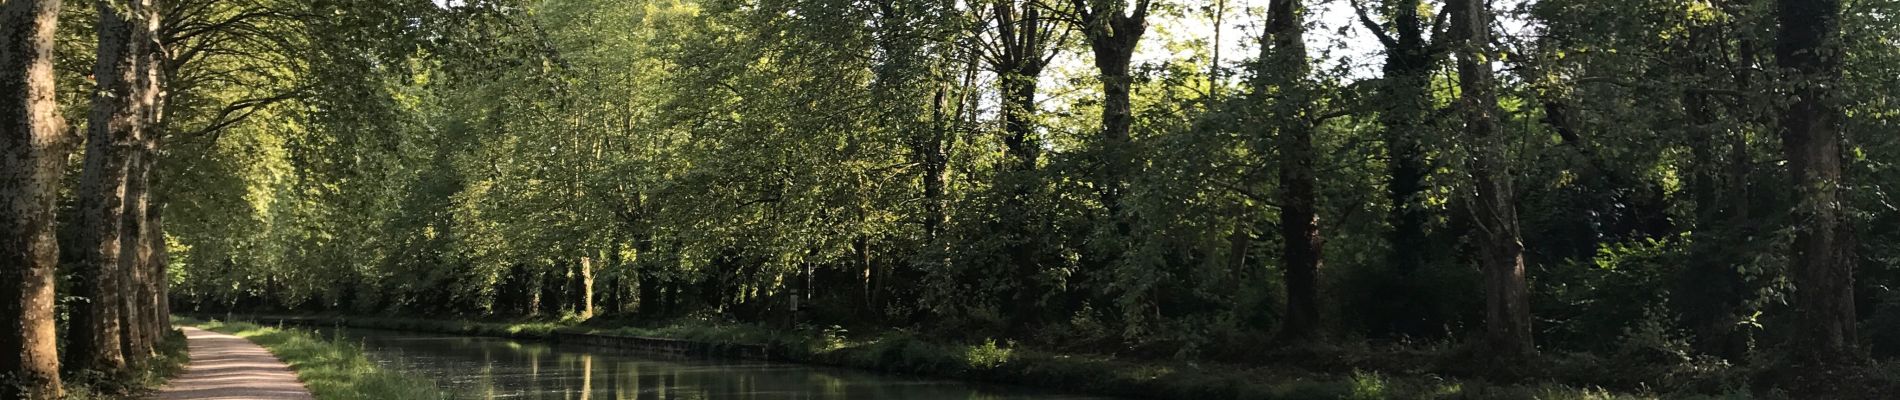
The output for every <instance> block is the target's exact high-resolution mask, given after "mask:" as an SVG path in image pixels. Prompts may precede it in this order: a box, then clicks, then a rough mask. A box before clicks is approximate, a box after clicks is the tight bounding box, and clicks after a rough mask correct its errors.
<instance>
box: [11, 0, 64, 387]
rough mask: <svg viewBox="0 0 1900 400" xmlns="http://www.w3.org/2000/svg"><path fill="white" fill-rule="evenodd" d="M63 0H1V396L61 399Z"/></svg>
mask: <svg viewBox="0 0 1900 400" xmlns="http://www.w3.org/2000/svg"><path fill="white" fill-rule="evenodd" d="M59 5H60V1H59V0H7V1H4V2H0V324H4V326H0V400H13V399H34V400H38V399H55V398H59V397H60V396H62V395H63V394H64V393H61V390H60V380H59V350H58V349H57V348H56V347H55V346H56V345H55V342H56V339H55V337H54V315H53V302H54V300H53V286H54V283H53V282H54V278H53V276H54V269H55V268H56V266H57V265H58V263H59V243H58V242H57V240H56V239H55V238H54V234H53V222H54V206H53V203H54V202H55V200H56V199H57V197H58V194H59V190H58V185H59V181H60V176H61V175H63V174H64V172H63V169H64V167H65V165H66V152H67V151H68V150H69V149H68V147H69V143H68V142H70V139H69V138H68V137H67V134H66V133H65V130H66V125H65V121H64V120H62V119H60V116H59V104H58V103H57V101H56V99H55V93H54V89H53V85H54V79H53V33H54V30H55V29H56V28H57V25H58V23H57V21H58V18H59Z"/></svg>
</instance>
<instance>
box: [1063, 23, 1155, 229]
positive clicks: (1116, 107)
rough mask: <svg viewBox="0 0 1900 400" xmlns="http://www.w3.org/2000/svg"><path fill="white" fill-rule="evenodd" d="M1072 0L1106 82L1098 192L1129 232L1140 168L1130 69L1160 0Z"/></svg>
mask: <svg viewBox="0 0 1900 400" xmlns="http://www.w3.org/2000/svg"><path fill="white" fill-rule="evenodd" d="M1070 1H1071V3H1072V4H1071V5H1072V6H1073V9H1072V10H1071V12H1073V13H1074V14H1075V19H1076V22H1077V23H1078V24H1079V25H1080V26H1079V27H1078V28H1079V30H1081V31H1082V36H1083V37H1085V38H1087V39H1088V44H1089V50H1090V51H1091V52H1092V54H1093V55H1094V56H1095V57H1094V62H1095V69H1096V72H1097V74H1099V75H1098V78H1099V79H1101V82H1102V135H1101V138H1100V139H1101V149H1100V154H1099V155H1098V157H1099V159H1098V160H1096V162H1097V163H1098V165H1097V166H1096V174H1097V177H1096V185H1097V187H1096V188H1095V190H1096V191H1097V192H1099V195H1100V196H1101V199H1102V206H1103V207H1106V208H1108V214H1109V218H1110V219H1111V220H1112V221H1113V222H1112V224H1113V225H1115V227H1116V231H1117V232H1118V233H1121V234H1126V233H1127V230H1128V228H1129V227H1128V221H1127V220H1126V219H1125V216H1124V215H1122V209H1123V207H1122V204H1121V201H1122V195H1124V194H1125V192H1126V191H1127V190H1128V187H1127V186H1128V174H1130V173H1132V172H1133V171H1132V170H1133V169H1134V168H1135V164H1134V160H1132V157H1134V149H1132V148H1131V147H1132V146H1133V143H1132V138H1131V137H1130V136H1129V135H1130V131H1131V130H1133V129H1134V126H1135V115H1134V105H1133V103H1132V102H1131V100H1130V98H1129V95H1130V92H1131V90H1132V89H1133V86H1134V82H1135V78H1134V76H1133V75H1131V74H1130V73H1129V68H1130V67H1131V65H1132V62H1133V60H1134V57H1135V46H1136V45H1139V44H1140V43H1141V35H1142V34H1143V33H1146V32H1147V31H1148V12H1149V10H1150V9H1151V7H1152V6H1153V3H1154V0H1134V1H1133V2H1132V3H1133V4H1132V7H1130V6H1131V4H1130V2H1128V1H1123V0H1070Z"/></svg>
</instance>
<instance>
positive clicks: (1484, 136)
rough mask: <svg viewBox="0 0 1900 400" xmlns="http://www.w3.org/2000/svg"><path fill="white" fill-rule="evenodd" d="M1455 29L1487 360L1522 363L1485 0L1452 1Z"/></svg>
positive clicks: (1507, 173) (1507, 162)
mask: <svg viewBox="0 0 1900 400" xmlns="http://www.w3.org/2000/svg"><path fill="white" fill-rule="evenodd" d="M1452 4H1456V5H1457V6H1458V7H1457V8H1456V9H1454V10H1452V11H1453V14H1454V16H1453V18H1455V19H1456V21H1453V23H1452V25H1453V26H1454V27H1455V28H1456V29H1458V35H1459V37H1460V38H1461V40H1460V41H1459V46H1458V47H1459V50H1458V87H1459V89H1460V90H1459V93H1460V94H1461V99H1460V100H1459V111H1460V113H1459V115H1461V116H1463V119H1464V123H1465V129H1464V139H1465V140H1464V143H1465V144H1466V146H1467V148H1468V149H1469V151H1470V152H1469V155H1468V156H1467V158H1468V159H1467V160H1466V161H1467V162H1468V163H1469V169H1470V174H1471V183H1472V186H1474V187H1473V189H1474V193H1473V195H1472V200H1471V203H1470V204H1471V207H1472V208H1473V210H1471V214H1472V215H1474V216H1475V218H1473V219H1474V225H1475V227H1476V229H1477V232H1476V235H1474V236H1475V239H1476V240H1477V242H1478V243H1477V245H1478V246H1477V247H1478V262H1479V263H1480V264H1481V266H1482V268H1481V269H1482V270H1483V271H1484V282H1485V283H1484V288H1485V313H1484V316H1485V318H1484V320H1485V341H1486V346H1487V347H1488V348H1489V350H1490V352H1491V354H1492V355H1495V356H1498V357H1503V358H1521V357H1524V356H1528V355H1531V354H1534V353H1536V351H1537V348H1536V346H1535V344H1534V343H1533V342H1532V341H1531V312H1530V289H1529V287H1528V285H1526V283H1525V279H1524V278H1525V277H1524V242H1523V239H1522V234H1521V233H1519V230H1518V224H1517V207H1516V206H1515V201H1516V192H1515V191H1514V190H1513V188H1512V182H1511V180H1512V179H1515V175H1512V173H1511V158H1510V157H1511V154H1510V152H1509V144H1508V143H1509V141H1507V140H1505V139H1506V138H1505V137H1504V135H1503V133H1504V132H1503V126H1502V123H1501V121H1499V118H1502V113H1503V110H1502V109H1500V108H1498V94H1497V79H1496V78H1495V77H1494V74H1495V72H1493V71H1492V69H1491V64H1492V62H1493V59H1492V55H1493V54H1496V52H1494V51H1492V50H1491V11H1490V9H1489V7H1488V6H1486V2H1485V1H1484V0H1453V2H1452Z"/></svg>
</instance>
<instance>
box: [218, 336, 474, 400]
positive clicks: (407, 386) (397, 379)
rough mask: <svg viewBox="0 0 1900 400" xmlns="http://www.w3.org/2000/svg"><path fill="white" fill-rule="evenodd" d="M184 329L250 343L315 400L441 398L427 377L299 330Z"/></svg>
mask: <svg viewBox="0 0 1900 400" xmlns="http://www.w3.org/2000/svg"><path fill="white" fill-rule="evenodd" d="M186 324H187V325H192V326H196V327H199V328H202V329H206V330H210V331H214V332H222V333H227V334H231V335H236V336H238V337H241V338H244V339H246V340H250V341H251V342H252V343H257V344H258V345H259V346H263V347H264V349H265V350H270V352H271V354H274V355H276V356H277V358H278V359H280V360H283V361H284V363H286V364H290V368H291V369H292V370H294V371H296V372H297V380H299V381H302V382H303V384H304V387H307V388H309V389H310V393H311V394H312V395H314V396H316V397H317V399H319V400H356V399H363V400H369V399H391V400H417V399H446V398H450V397H452V396H450V395H449V394H447V393H444V392H442V391H440V390H438V389H436V388H437V385H436V384H435V382H433V381H430V380H429V379H426V378H422V377H417V376H412V375H407V374H404V373H402V372H400V371H390V370H385V369H382V368H381V367H378V366H376V364H375V363H373V362H370V361H369V359H368V358H366V357H364V355H363V350H362V349H361V348H359V347H356V346H351V345H349V344H345V343H338V342H336V341H333V340H327V339H324V338H321V337H318V336H317V335H316V334H315V333H313V332H310V331H308V330H303V329H295V328H289V329H279V328H274V327H267V326H260V325H257V324H253V323H248V322H225V321H187V322H186Z"/></svg>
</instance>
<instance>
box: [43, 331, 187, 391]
mask: <svg viewBox="0 0 1900 400" xmlns="http://www.w3.org/2000/svg"><path fill="white" fill-rule="evenodd" d="M187 347H188V346H187V344H186V343H185V334H184V333H182V332H179V331H177V330H173V331H170V332H166V333H165V336H164V337H163V338H160V339H159V341H158V347H156V348H154V349H153V350H154V354H153V355H152V358H151V359H148V360H145V362H143V363H141V364H135V365H129V366H127V371H131V374H130V375H127V376H122V377H101V376H74V377H67V379H66V382H65V389H66V399H67V400H93V399H125V398H146V397H150V396H151V394H153V393H155V392H157V391H158V389H159V388H160V387H163V386H165V382H166V381H169V380H171V378H172V377H174V376H178V373H179V372H182V371H184V370H185V363H187V362H189V361H191V354H190V352H189V351H188V350H187Z"/></svg>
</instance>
